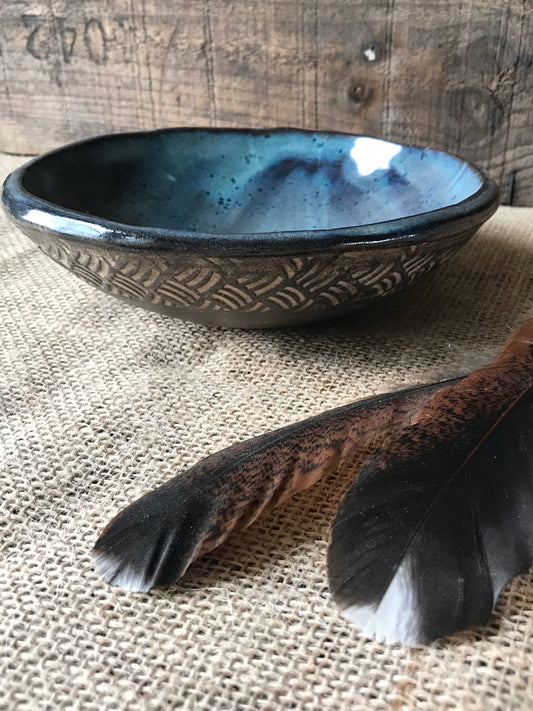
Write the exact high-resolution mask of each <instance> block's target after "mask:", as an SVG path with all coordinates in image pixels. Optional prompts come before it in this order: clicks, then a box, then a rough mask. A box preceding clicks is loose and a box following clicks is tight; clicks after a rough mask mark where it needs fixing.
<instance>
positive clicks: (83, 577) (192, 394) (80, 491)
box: [0, 156, 533, 711]
mask: <svg viewBox="0 0 533 711" xmlns="http://www.w3.org/2000/svg"><path fill="white" fill-rule="evenodd" d="M20 162H21V159H20V158H13V157H7V156H0V168H1V171H2V175H5V174H6V173H7V172H8V171H9V170H11V169H13V168H14V167H15V166H16V165H18V164H19V163H20ZM0 220H1V221H0V240H1V242H0V244H1V253H0V273H1V281H0V289H1V294H0V311H1V317H0V338H1V344H2V348H1V352H0V357H1V368H0V386H1V393H2V404H1V410H0V430H1V442H0V452H1V461H0V479H1V490H2V496H1V507H2V513H1V518H0V521H1V524H2V532H3V537H2V541H1V546H2V556H1V566H2V571H1V574H0V589H1V593H0V594H1V605H2V635H3V640H2V646H1V650H0V654H1V655H2V659H3V668H2V670H1V671H0V686H1V687H2V688H3V692H2V693H0V708H2V709H9V710H11V709H20V710H21V711H22V710H28V711H29V710H30V709H54V710H63V709H65V710H66V709H68V710H72V709H84V710H85V709H86V710H87V711H93V710H94V711H101V709H117V710H118V709H124V710H126V709H127V710H128V711H136V710H138V709H143V710H144V709H150V710H154V711H155V710H160V709H173V708H176V709H178V708H179V709H194V710H203V709H206V710H207V709H209V710H212V711H222V710H230V709H231V710H233V709H263V710H267V709H268V710H269V711H270V710H272V711H278V710H280V709H316V710H317V711H318V710H324V711H333V710H335V711H340V710H341V709H342V710H346V711H348V710H350V711H353V710H354V709H355V710H358V709H361V710H363V709H365V710H367V709H371V710H376V711H377V710H380V711H381V710H384V711H385V710H389V709H392V710H393V711H400V710H403V709H409V710H410V709H423V710H427V711H444V710H445V709H461V710H468V711H491V710H496V709H497V710H500V709H501V710H502V711H503V710H504V709H505V710H508V709H524V710H526V709H527V710H529V709H531V707H532V706H533V679H532V677H531V675H530V670H531V668H532V666H533V611H532V610H533V576H532V575H531V574H529V575H524V576H522V577H519V578H517V579H516V580H515V581H514V582H513V583H512V584H511V585H509V586H508V588H507V589H506V591H505V593H504V594H503V596H502V597H501V599H500V602H499V603H498V606H497V609H496V612H495V614H494V615H493V617H492V619H491V621H490V623H489V624H487V625H486V626H484V627H482V628H476V629H473V630H469V631H467V632H465V633H462V634H458V635H455V636H454V637H451V638H447V639H445V640H440V641H438V642H436V643H434V644H431V645H429V646H428V647H419V648H412V649H410V648H406V647H403V646H401V645H390V646H385V645H382V644H379V643H376V642H373V641H370V640H368V639H366V638H364V637H363V636H361V635H359V634H358V632H357V630H356V629H355V628H353V627H351V626H350V625H349V624H348V623H347V622H345V621H344V620H343V619H342V618H341V617H340V615H339V614H338V610H337V608H336V607H335V605H334V603H333V601H332V599H331V597H330V595H329V593H328V587H327V578H326V549H327V542H328V532H329V525H330V523H331V521H332V519H333V516H334V512H335V509H336V506H337V505H338V502H339V499H340V497H341V495H342V493H343V492H344V491H345V490H346V488H347V486H348V485H349V483H350V480H351V479H352V478H353V476H354V475H355V471H356V468H357V464H358V462H354V467H353V471H351V472H344V473H343V474H342V475H340V474H338V475H334V476H331V477H330V478H329V480H328V481H325V482H323V483H320V484H318V485H316V486H315V487H314V488H313V489H311V490H310V491H308V492H303V493H302V494H300V495H299V496H297V497H296V498H295V499H293V500H292V501H290V502H288V503H287V504H285V505H283V506H281V507H279V508H278V509H275V510H274V511H272V512H271V513H268V514H267V515H265V516H264V517H263V518H262V519H260V520H259V521H258V522H257V523H255V524H254V525H253V526H252V527H251V528H250V529H248V530H247V531H245V532H244V533H240V534H237V535H235V536H234V537H233V538H231V539H230V540H229V542H227V543H226V544H225V545H224V546H223V547H222V548H220V549H219V550H218V551H215V552H214V553H212V554H209V555H208V556H206V557H205V558H203V559H201V560H199V561H198V562H197V563H196V564H195V565H193V566H192V568H191V569H190V571H189V572H188V574H187V575H186V577H185V579H184V580H183V581H182V582H181V583H179V584H176V585H173V586H172V587H170V588H168V589H159V590H155V591H153V592H151V593H150V594H132V593H125V592H122V591H121V590H118V589H115V588H112V587H110V586H109V585H107V584H106V583H104V582H103V580H102V579H100V578H99V577H98V576H97V575H96V574H95V573H94V572H93V571H92V568H91V558H90V550H91V547H92V544H93V543H94V541H95V539H96V537H97V535H98V533H99V531H100V530H101V529H102V527H103V526H104V525H105V524H106V523H107V521H108V520H109V518H110V517H111V516H113V515H114V514H115V513H116V512H117V511H118V510H119V509H120V508H121V507H122V506H124V505H125V504H127V503H128V502H130V501H132V500H133V499H134V498H135V497H137V496H139V495H140V494H141V493H143V492H144V491H146V490H147V489H150V488H152V487H153V486H155V485H157V484H159V483H161V482H162V481H164V480H165V479H167V478H169V477H170V476H173V475H175V474H176V473H178V472H179V471H180V470H182V469H184V468H186V467H187V466H189V465H191V464H193V463H194V462H195V461H196V460H198V459H200V458H201V457H203V456H204V455H206V454H208V453H209V452H213V451H215V450H217V449H220V448H222V447H224V446H226V445H229V444H231V443H233V442H236V441H238V440H242V439H244V438H246V437H249V436H252V435H256V434H259V433H262V432H264V431H266V430H269V429H272V428H275V427H278V426H281V425H285V424H288V423H290V422H294V421H296V420H299V419H302V418H304V417H307V416H309V415H312V414H316V413H318V412H321V411H322V410H324V409H327V408H331V407H335V406H338V405H341V404H343V403H347V402H350V401H352V400H354V399H356V398H360V397H364V396H367V395H370V394H372V393H376V392H380V391H383V390H384V389H387V388H390V387H391V386H392V385H398V386H400V385H402V384H406V383H412V382H416V381H425V380H434V379H437V378H438V377H440V376H442V374H443V373H446V372H449V373H450V374H451V373H452V372H454V371H455V370H461V369H462V368H464V367H465V363H466V362H467V361H470V360H472V361H473V362H475V361H476V360H479V361H480V362H481V361H483V360H484V359H486V358H487V357H488V354H490V353H491V352H493V351H494V350H495V349H496V348H497V347H498V345H499V344H501V343H503V342H504V341H505V339H506V338H507V336H508V334H509V332H510V329H511V328H512V326H513V325H514V324H515V323H516V322H517V320H519V318H520V317H521V316H522V314H524V313H526V312H528V311H532V310H533V209H516V208H515V209H511V208H501V209H500V210H499V211H498V213H497V214H496V216H495V217H494V218H492V220H491V221H490V222H489V223H488V224H487V225H486V226H485V227H484V228H483V229H482V230H481V232H480V233H479V234H478V235H477V236H476V237H475V238H474V240H473V241H472V242H471V243H469V245H467V246H466V247H465V248H464V249H463V250H462V251H461V252H460V253H459V254H457V255H456V256H455V257H454V258H453V259H452V260H450V261H449V262H448V263H447V264H446V265H444V267H442V268H441V269H440V270H439V272H438V273H437V274H435V276H434V277H433V278H429V279H427V280H426V281H425V282H424V283H422V284H421V285H420V286H418V287H415V288H413V289H412V290H411V291H410V292H408V293H406V295H405V296H400V297H398V298H396V299H394V300H391V301H390V302H389V303H387V304H386V305H385V306H383V307H380V308H376V309H373V310H370V311H368V312H366V313H358V314H356V315H354V316H351V317H349V318H345V319H343V320H341V321H339V322H334V323H333V322H330V323H325V324H321V325H315V326H309V327H305V328H304V327H302V328H297V329H288V330H273V331H238V330H233V331H231V330H222V329H215V328H210V327H205V326H198V325H194V324H191V323H185V322H182V321H179V320H175V319H171V318H167V317H163V316H159V315H157V314H153V313H149V312H147V311H144V310H142V309H138V308H134V307H132V306H130V305H128V304H125V303H122V302H120V301H118V300H116V299H114V298H113V297H111V296H108V295H105V294H103V293H101V292H99V291H97V290H96V289H94V288H93V287H91V286H89V285H87V284H85V283H83V282H82V281H80V280H79V279H77V278H76V277H74V276H72V275H71V274H69V273H68V272H67V271H66V270H65V269H63V268H62V267H60V266H58V265H56V264H54V263H53V262H52V261H51V260H50V259H48V258H47V257H46V256H44V255H43V254H42V253H41V252H40V251H39V250H38V249H37V247H36V246H35V245H34V244H33V243H32V242H30V240H29V239H28V238H26V237H25V236H24V235H22V234H21V233H19V232H18V231H17V230H16V229H15V228H14V227H12V226H11V225H9V224H8V222H7V220H6V219H5V218H4V217H3V216H2V217H1V218H0ZM2 699H3V700H2Z"/></svg>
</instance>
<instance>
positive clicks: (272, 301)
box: [37, 229, 472, 325]
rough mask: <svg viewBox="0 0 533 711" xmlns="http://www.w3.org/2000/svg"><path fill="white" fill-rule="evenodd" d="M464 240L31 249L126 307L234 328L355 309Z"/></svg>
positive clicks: (50, 243) (50, 240) (464, 236)
mask: <svg viewBox="0 0 533 711" xmlns="http://www.w3.org/2000/svg"><path fill="white" fill-rule="evenodd" d="M471 234H472V229H468V230H466V231H465V230H463V231H462V232H458V233H456V234H452V235H450V236H449V237H448V238H446V239H441V240H440V241H439V243H438V245H437V246H436V245H435V244H433V243H432V242H431V241H428V242H420V243H419V244H415V245H409V246H405V247H392V248H390V249H388V250H386V249H383V248H382V249H380V250H369V249H368V248H363V249H361V250H357V249H352V250H351V251H346V252H343V253H339V254H334V253H329V252H325V253H320V252H317V253H315V254H306V255H301V256H283V257H279V256H270V257H265V256H262V257H260V258H257V257H244V258H242V257H222V258H221V257H205V256H202V255H190V254H185V255H182V254H164V255H163V256H160V255H159V254H157V253H153V252H152V253H149V254H146V253H145V252H143V251H142V250H137V251H136V252H132V250H124V249H105V248H104V247H100V246H92V245H91V246H90V245H87V244H83V243H78V242H74V241H70V240H68V239H62V238H58V237H54V236H51V235H50V236H43V235H42V234H40V235H39V238H38V240H37V244H38V245H39V247H40V248H41V249H42V251H43V252H45V253H46V254H48V256H50V257H51V258H52V259H54V260H55V261H56V262H58V263H59V264H62V265H63V266H64V267H66V268H67V269H70V270H71V271H72V272H73V273H74V274H76V275H77V276H79V277H81V278H82V279H84V280H85V281H87V282H89V283H90V284H92V285H93V286H96V287H97V288H98V289H102V290H103V291H106V292H107V293H110V294H113V295H115V296H118V297H119V298H122V299H124V300H126V301H130V302H131V303H137V304H143V305H144V306H145V307H147V308H149V309H153V310H156V311H161V312H163V313H167V314H170V315H178V316H185V317H186V316H187V315H188V316H189V317H190V318H192V319H193V320H199V321H200V322H202V323H210V322H211V321H213V319H214V321H213V322H214V323H219V321H218V320H217V319H218V316H217V314H216V312H225V314H226V316H225V318H226V321H225V322H224V323H227V324H231V325H239V324H241V323H242V320H240V318H239V317H240V315H241V314H256V315H257V314H259V319H258V320H259V321H260V320H261V315H265V321H266V322H269V321H270V320H271V319H272V318H275V319H276V322H277V323H296V322H300V323H301V322H303V321H306V320H310V319H314V318H315V316H314V314H315V312H319V313H320V314H321V315H322V316H323V317H326V316H328V315H336V316H339V315H340V313H342V311H343V310H344V311H347V310H349V309H350V308H351V309H353V308H354V304H356V303H357V302H361V303H368V302H370V301H373V300H375V299H377V298H379V297H381V296H385V295H391V294H394V293H395V292H397V291H399V290H400V289H402V288H403V287H404V286H406V285H409V284H411V283H412V282H413V281H415V280H416V279H418V278H420V277H421V276H423V275H424V274H426V273H427V272H429V271H431V269H433V268H434V267H435V265H438V264H442V263H443V262H445V261H446V260H447V259H449V257H450V256H451V255H452V254H453V253H454V252H455V251H456V250H457V249H459V247H460V246H461V245H462V244H464V242H466V241H467V240H468V239H469V237H470V235H471ZM339 311H340V313H339ZM209 312H215V313H214V315H212V316H210V315H209ZM206 313H207V314H208V315H207V316H206ZM309 314H311V315H309Z"/></svg>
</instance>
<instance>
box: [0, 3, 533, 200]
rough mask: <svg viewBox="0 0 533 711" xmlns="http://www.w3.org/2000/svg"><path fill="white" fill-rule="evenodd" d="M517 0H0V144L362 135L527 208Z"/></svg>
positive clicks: (528, 57)
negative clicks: (181, 132)
mask: <svg viewBox="0 0 533 711" xmlns="http://www.w3.org/2000/svg"><path fill="white" fill-rule="evenodd" d="M532 9H533V2H532V0H493V1H491V2H487V1H486V0H476V1H471V0H463V1H462V2H456V1H455V2H454V1H450V0H374V2H372V3H369V2H367V1H366V0H270V1H269V2H265V0H234V1H233V2H216V1H215V0H187V2H185V0H175V2H173V3H166V2H163V0H113V2H111V0H83V1H82V0H46V2H44V1H41V0H3V2H1V3H0V150H3V151H6V152H12V153H35V152H41V151H44V150H47V149H49V148H52V147H54V146H58V145H60V144H62V143H65V142H67V141H71V140H76V139H79V138H82V137H85V136H90V135H95V134H98V133H105V132H109V131H128V130H137V129H144V128H152V127H162V126H172V125H184V126H191V125H211V126H213V125H219V126H220V125H227V126H281V125H291V126H298V127H302V128H311V129H314V128H320V129H332V130H343V131H353V132H363V133H369V134H373V135H379V136H384V137H387V138H390V139H392V140H397V141H409V142H412V143H417V144H421V145H432V146H437V147H440V148H444V149H446V150H450V151H452V152H455V153H458V154H460V155H463V156H464V157H466V158H468V159H470V160H474V161H475V162H477V163H478V164H479V165H481V166H482V167H483V168H485V169H486V170H487V171H488V172H489V173H490V174H491V175H492V177H494V178H495V179H496V180H497V181H498V182H499V183H500V185H501V186H502V193H503V195H502V198H503V201H504V202H506V203H509V204H514V205H528V204H529V205H533V167H532V165H533V160H532V159H533V132H532V131H531V127H532V126H533V102H532V98H531V97H532V96H533V54H532V50H531V48H532V47H533V19H532V12H531V11H532Z"/></svg>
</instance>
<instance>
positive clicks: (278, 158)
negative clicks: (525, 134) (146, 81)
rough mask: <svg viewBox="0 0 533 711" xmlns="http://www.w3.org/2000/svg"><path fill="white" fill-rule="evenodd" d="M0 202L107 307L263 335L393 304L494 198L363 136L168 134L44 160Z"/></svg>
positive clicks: (420, 151)
mask: <svg viewBox="0 0 533 711" xmlns="http://www.w3.org/2000/svg"><path fill="white" fill-rule="evenodd" d="M3 203H4V207H5V209H6V211H7V213H8V214H9V215H10V217H11V218H12V219H13V220H14V221H15V223H16V224H17V225H18V226H19V227H20V229H21V230H23V231H24V232H25V233H26V234H27V235H28V236H29V237H30V238H31V239H32V240H34V241H35V242H36V243H37V244H38V245H39V247H40V248H41V249H42V250H43V251H44V252H45V253H46V254H48V255H49V256H50V257H51V258H52V259H54V260H55V261H57V262H59V263H60V264H62V265H63V266H65V267H67V269H69V270H71V271H72V272H74V274H76V275H77V276H79V277H81V278H82V279H84V280H85V281H88V282H89V283H90V284H93V285H94V286H96V287H98V288H99V289H102V290H103V291H105V292H107V293H109V294H113V295H114V296H117V297H119V298H121V299H125V300H127V301H129V302H130V303H132V304H137V305H139V306H144V307H145V308H147V309H153V310H156V311H160V312H163V313H166V314H171V315H173V316H178V317H180V318H184V319H189V320H194V321H199V322H203V323H207V324H214V325H219V326H237V327H264V326H283V325H288V324H296V323H303V322H307V321H313V320H317V319H323V318H328V317H332V316H338V315H341V314H343V313H346V312H348V311H351V310H352V309H355V308H359V307H362V306H367V305H369V304H372V303H374V302H375V301H377V300H379V299H382V298H383V297H385V296H388V295H391V294H393V293H396V292H399V291H400V290H402V289H403V288H405V287H406V286H408V285H410V284H412V283H414V282H415V281H416V280H417V279H419V278H420V277H421V276H422V275H425V274H427V273H428V272H429V271H430V270H432V269H433V268H434V267H435V266H437V265H438V264H441V263H442V262H444V261H445V260H446V259H448V257H450V256H451V255H452V254H453V253H454V252H455V251H456V250H457V249H458V248H459V247H460V246H461V245H463V244H464V243H465V242H466V241H467V240H468V239H469V238H470V237H472V235H473V234H474V233H475V232H476V230H477V229H478V228H479V226H480V225H481V224H482V223H483V222H484V221H485V220H487V218H488V217H490V215H491V214H492V213H493V212H494V211H495V209H496V206H497V203H498V188H497V186H496V185H495V183H494V182H493V181H492V180H490V179H489V178H488V177H487V176H486V175H484V174H483V172H482V171H480V170H479V169H477V168H475V167H474V166H473V165H471V164H469V163H467V162H466V161H464V160H461V159H460V158H457V157H455V156H452V155H449V154H447V153H444V152H442V151H437V150H432V149H429V148H417V147H413V146H401V145H397V144H395V143H390V142H387V141H383V140H379V139H375V138H370V137H365V136H355V135H346V134H340V133H324V132H320V133H317V132H308V131H300V130H296V129H280V130H275V131H267V130H264V131H257V130H233V129H219V130H217V129H189V128H186V129H184V128H177V129H165V130H160V131H151V132H142V133H131V134H116V135H109V136H102V137H98V138H93V139H89V140H86V141H82V142H79V143H75V144H72V145H69V146H66V147H63V148H60V149H58V150H55V151H52V152H50V153H47V154H45V155H43V156H40V157H38V158H36V159H34V160H32V161H30V162H29V163H27V164H26V165H24V166H22V167H21V168H19V169H18V170H15V171H14V172H13V173H12V174H11V175H10V176H9V177H8V178H7V180H6V182H5V184H4V190H3Z"/></svg>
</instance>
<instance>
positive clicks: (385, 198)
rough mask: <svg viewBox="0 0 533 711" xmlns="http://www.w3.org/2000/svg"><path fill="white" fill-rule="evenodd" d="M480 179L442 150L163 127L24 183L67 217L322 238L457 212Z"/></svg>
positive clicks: (58, 164)
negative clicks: (327, 232)
mask: <svg viewBox="0 0 533 711" xmlns="http://www.w3.org/2000/svg"><path fill="white" fill-rule="evenodd" d="M481 185H482V177H481V176H480V175H479V174H478V173H477V172H476V170H475V169H473V168H472V167H471V166H470V165H469V164H468V163H466V162H464V161H462V160H461V159H459V158H456V157H454V156H450V155H449V154H446V153H444V152H441V151H436V150H431V149H422V148H415V147H409V146H400V145H397V144H394V143H389V142H387V141H383V140H378V139H374V138H366V137H355V136H348V135H342V134H314V133H305V132H300V131H291V130H288V131H279V132H273V133H270V134H268V133H264V132H263V133H260V132H257V133H254V132H239V131H231V130H226V131H223V132H217V131H209V130H205V131H204V130H181V131H171V130H169V131H160V132H155V133H145V134H136V135H135V134H133V135H128V134H125V135H123V136H114V137H113V139H112V140H109V139H107V138H101V139H97V140H92V141H88V142H85V143H80V144H77V145H74V146H70V147H69V148H68V150H61V151H55V152H54V153H51V154H49V155H48V156H44V157H43V158H41V159H40V160H39V161H38V162H37V163H35V164H34V165H30V166H29V167H28V168H27V170H26V171H25V173H24V175H23V178H22V186H23V187H24V188H25V189H26V190H27V191H28V192H29V193H30V194H33V195H34V196H36V197H37V198H42V199H44V200H46V201H48V202H51V203H54V204H56V205H59V206H61V207H63V208H66V209H68V210H72V211H75V212H80V213H83V214H86V215H91V216H93V217H96V218H101V219H106V220H111V221H113V222H119V223H123V224H128V225H138V226H142V227H147V228H162V229H171V230H183V231H187V232H201V233H211V234H212V233H217V234H253V233H266V232H284V231H291V230H323V229H336V228H342V227H348V226H354V225H355V226H356V225H367V224H371V223H376V222H383V221H385V220H394V219H397V218H404V217H407V216H410V215H416V214H420V213H426V212H430V211H433V210H438V209H439V208H443V207H447V206H450V205H455V204H457V203H459V202H461V201H463V200H465V199H467V198H468V197H469V196H471V195H473V194H474V193H475V192H476V191H478V190H479V188H480V187H481Z"/></svg>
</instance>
